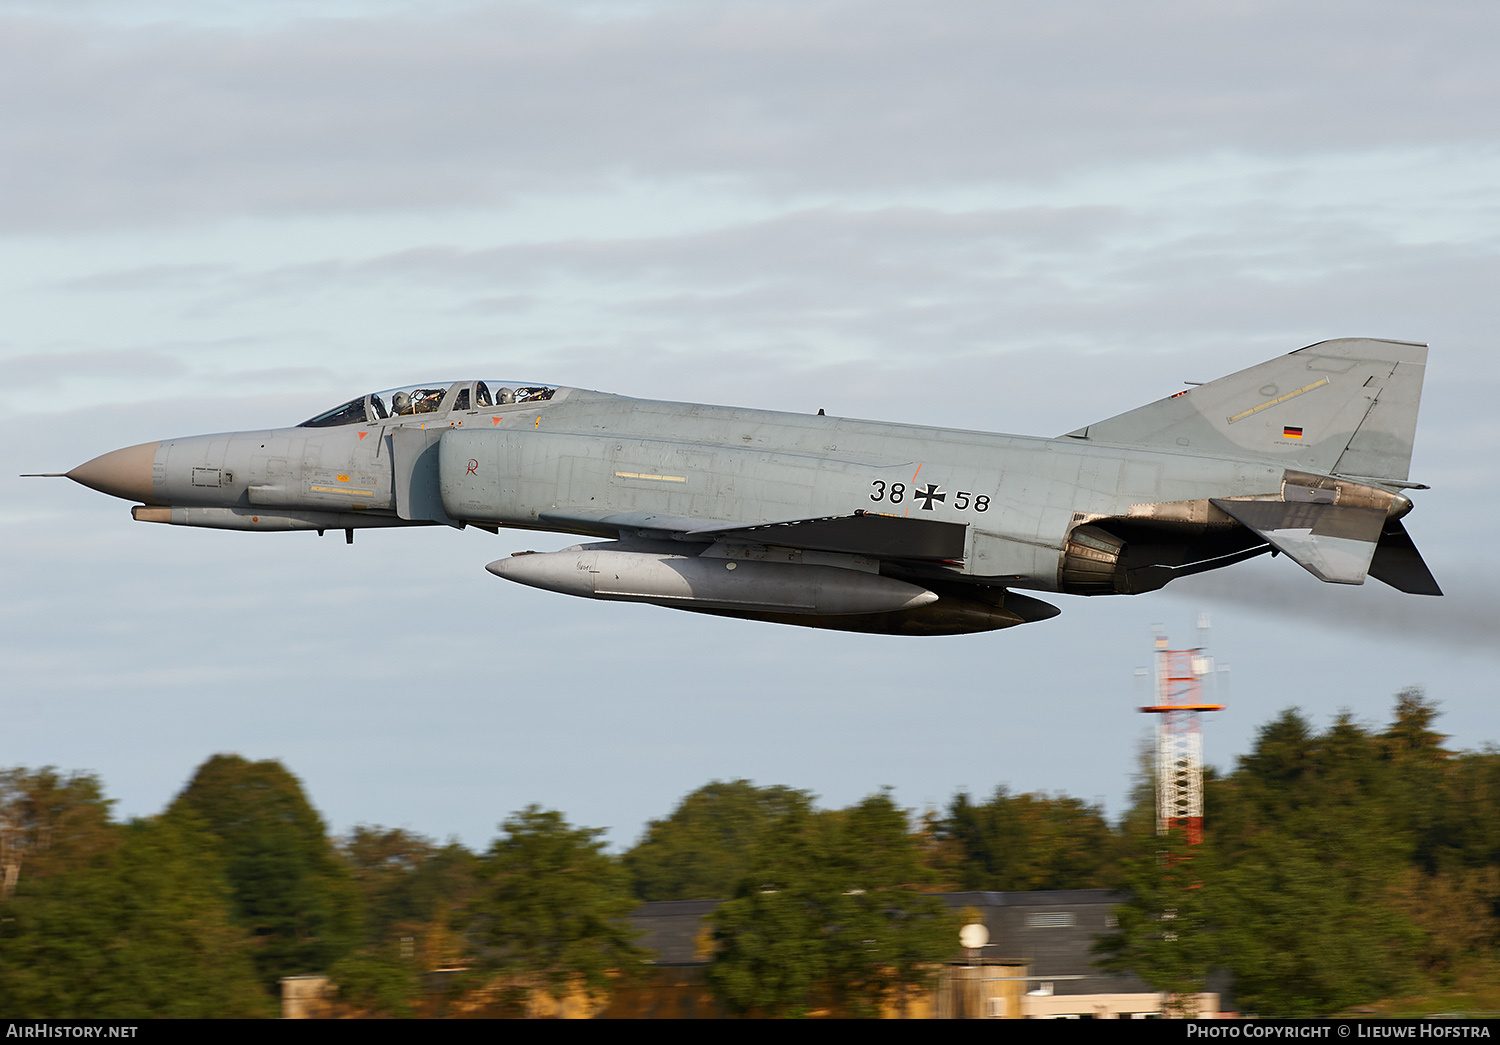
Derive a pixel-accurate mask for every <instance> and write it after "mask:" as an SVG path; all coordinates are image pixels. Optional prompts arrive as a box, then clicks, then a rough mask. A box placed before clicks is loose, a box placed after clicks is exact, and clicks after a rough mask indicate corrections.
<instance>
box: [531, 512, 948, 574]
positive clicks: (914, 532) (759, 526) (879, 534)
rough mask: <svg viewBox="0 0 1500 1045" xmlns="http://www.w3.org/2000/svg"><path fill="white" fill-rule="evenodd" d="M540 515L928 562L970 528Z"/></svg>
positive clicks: (577, 526) (605, 529) (629, 529)
mask: <svg viewBox="0 0 1500 1045" xmlns="http://www.w3.org/2000/svg"><path fill="white" fill-rule="evenodd" d="M538 519H539V521H541V522H543V523H548V524H551V525H562V526H567V527H568V528H569V529H570V530H573V531H575V532H583V533H591V534H596V535H600V536H603V535H613V536H619V537H626V536H630V535H632V534H634V535H642V534H643V533H644V534H646V535H652V534H663V535H666V536H669V537H671V538H672V539H674V540H681V541H733V542H737V543H748V544H767V545H774V546H776V547H778V548H800V549H803V550H805V551H821V552H837V553H840V554H844V555H864V556H867V557H869V558H872V559H915V560H920V561H924V562H959V561H962V559H963V557H964V544H965V540H966V534H967V531H968V527H967V526H966V525H965V524H963V523H952V522H939V521H936V520H932V519H911V518H907V517H904V516H897V515H878V514H875V513H873V512H860V513H856V514H854V515H834V516H827V517H824V518H819V519H791V520H787V521H784V522H772V523H726V522H717V521H713V520H704V519H689V518H684V517H682V516H675V515H654V514H651V513H648V512H589V511H583V512H573V511H564V510H555V511H550V512H543V513H542V514H541V515H540V516H538Z"/></svg>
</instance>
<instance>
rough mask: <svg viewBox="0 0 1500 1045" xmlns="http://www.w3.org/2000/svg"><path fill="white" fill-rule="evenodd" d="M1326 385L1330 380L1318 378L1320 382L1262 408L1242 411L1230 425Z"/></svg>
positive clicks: (1289, 393)
mask: <svg viewBox="0 0 1500 1045" xmlns="http://www.w3.org/2000/svg"><path fill="white" fill-rule="evenodd" d="M1326 384H1328V378H1326V377H1320V378H1318V380H1316V381H1314V382H1313V383H1312V384H1310V385H1303V386H1302V387H1301V388H1299V389H1296V390H1295V391H1292V392H1288V393H1287V394H1286V395H1284V396H1277V397H1276V398H1275V399H1272V400H1269V401H1268V402H1264V403H1262V404H1260V406H1252V407H1251V408H1250V409H1249V410H1241V411H1240V412H1239V413H1237V414H1235V415H1234V416H1233V417H1231V418H1230V419H1229V423H1230V424H1234V423H1235V422H1236V421H1240V420H1243V419H1244V418H1247V417H1249V416H1250V415H1251V414H1258V413H1260V412H1261V411H1262V410H1265V409H1266V408H1267V407H1272V406H1275V405H1276V404H1277V403H1285V402H1286V401H1287V400H1288V399H1296V398H1297V397H1298V396H1299V395H1301V394H1302V393H1304V392H1311V391H1312V390H1313V389H1314V388H1319V387H1321V386H1323V385H1326Z"/></svg>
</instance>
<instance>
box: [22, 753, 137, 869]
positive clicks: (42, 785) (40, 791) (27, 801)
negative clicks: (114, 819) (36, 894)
mask: <svg viewBox="0 0 1500 1045" xmlns="http://www.w3.org/2000/svg"><path fill="white" fill-rule="evenodd" d="M111 805H113V802H111V801H110V800H109V799H106V798H105V797H104V792H103V788H102V787H101V785H100V783H99V780H98V779H97V778H96V777H94V776H91V775H89V774H87V773H74V774H72V775H71V776H68V777H63V776H61V775H59V774H58V772H57V770H56V769H53V768H51V767H48V768H46V769H39V770H35V771H32V770H28V769H6V770H0V898H3V897H6V896H9V895H11V893H13V892H14V891H15V889H16V885H17V883H18V882H20V881H22V880H23V879H27V878H46V877H49V876H50V875H54V874H60V873H64V872H67V871H77V870H82V869H84V868H86V867H89V866H91V865H92V864H93V863H95V862H96V861H97V860H98V859H99V858H100V857H101V856H102V855H103V854H106V853H108V852H109V851H110V850H111V849H113V848H114V847H115V846H116V845H118V844H119V837H118V834H117V832H116V831H114V829H113V825H112V824H111V822H110V806H111Z"/></svg>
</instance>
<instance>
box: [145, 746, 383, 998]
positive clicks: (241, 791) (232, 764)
mask: <svg viewBox="0 0 1500 1045" xmlns="http://www.w3.org/2000/svg"><path fill="white" fill-rule="evenodd" d="M167 815H168V816H169V817H172V818H185V819H191V820H193V821H194V822H195V823H197V824H200V825H201V826H202V827H203V828H204V829H205V830H207V831H208V832H209V833H210V834H212V835H213V836H214V837H215V838H217V839H218V841H219V846H220V852H221V853H222V854H223V857H224V861H225V867H226V873H227V876H228V880H229V884H230V889H231V893H232V896H233V900H234V912H235V918H236V920H237V921H238V922H239V923H240V924H241V925H242V926H244V927H245V928H246V929H247V930H249V931H250V932H251V933H252V934H253V935H254V936H255V937H256V940H257V945H258V946H257V949H256V954H255V962H256V967H257V969H259V971H260V974H261V977H262V979H263V981H264V982H265V984H266V985H267V987H271V988H274V987H275V986H276V984H277V982H278V981H279V980H280V979H281V977H283V976H291V975H297V974H301V973H321V972H326V971H327V970H328V968H329V967H330V966H331V965H333V963H334V962H335V961H337V960H338V959H339V958H341V957H342V956H344V955H345V954H347V953H349V952H350V951H351V950H352V949H353V948H354V947H355V946H357V944H358V942H359V938H360V913H359V898H358V894H357V892H356V891H355V888H354V884H353V882H352V880H351V878H350V875H349V871H348V869H347V867H346V866H345V864H344V863H343V862H342V861H341V860H340V859H339V858H338V855H337V853H336V852H335V851H334V848H333V845H332V844H331V842H330V841H329V839H328V837H327V833H326V831H325V829H324V826H323V821H322V819H321V818H320V817H319V816H318V814H317V812H316V811H315V810H314V809H313V808H312V806H311V805H310V804H309V803H308V801H307V798H306V796H305V795H304V794H303V792H302V786H301V784H299V783H298V781H297V778H296V777H294V776H292V774H291V773H289V772H287V771H286V769H285V768H284V767H283V766H282V765H281V764H280V763H279V762H274V761H265V762H249V761H246V760H245V759H243V758H241V757H239V756H238V755H215V756H214V757H213V758H211V759H209V760H208V761H207V762H205V763H204V764H203V765H202V766H200V767H199V768H198V771H197V773H196V774H195V775H194V776H193V779H192V781H191V782H189V784H188V786H187V787H186V788H185V789H184V790H183V792H182V793H181V794H180V795H178V796H177V799H176V800H175V801H174V802H173V803H172V805H171V807H170V808H169V809H168V811H167Z"/></svg>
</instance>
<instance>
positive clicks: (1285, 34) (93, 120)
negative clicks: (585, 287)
mask: <svg viewBox="0 0 1500 1045" xmlns="http://www.w3.org/2000/svg"><path fill="white" fill-rule="evenodd" d="M627 10H629V9H627ZM637 10H639V13H636V14H634V15H631V16H626V17H619V18H610V19H600V18H597V17H588V16H584V15H580V14H578V13H576V11H570V10H569V9H568V8H566V7H554V6H551V5H540V4H537V5H533V4H506V5H498V6H484V7H479V8H475V9H471V10H467V11H463V12H461V13H445V14H443V15H441V16H439V17H420V16H417V15H415V14H406V15H386V16H383V17H382V16H379V15H377V16H375V17H371V18H363V19H350V18H321V19H320V18H308V19H305V20H299V21H292V22H286V23H281V24H277V25H275V26H273V27H271V28H266V29H260V30H256V31H246V30H243V29H237V28H226V27H222V26H192V25H184V24H182V23H180V22H163V23H156V24H147V25H140V26H135V27H130V28H121V27H119V26H108V25H99V24H95V23H89V22H78V21H67V22H62V21H54V20H50V19H48V18H46V17H43V16H37V15H30V16H28V15H20V14H13V15H10V16H8V17H7V18H6V19H5V22H4V26H3V30H0V69H3V70H4V72H3V73H0V98H3V104H0V113H3V114H4V115H3V116H0V135H3V136H4V138H5V139H6V140H7V141H8V142H9V143H10V145H9V151H10V160H11V162H9V163H7V164H6V166H5V168H4V172H5V173H4V174H3V180H0V225H3V226H4V227H9V228H48V227H87V226H91V225H93V224H95V223H98V222H111V223H120V222H125V223H136V222H142V221H163V220H172V221H180V220H184V219H189V218H193V217H196V216H204V215H224V214H238V213H287V212H292V213H296V212H322V211H327V210H351V211H368V210H382V209H390V208H398V209H399V208H445V207H453V206H474V205H483V204H490V203H494V202H496V201H500V200H504V199H506V198H509V197H511V196H512V195H513V194H516V193H528V192H538V191H549V192H551V191H558V190H559V189H566V190H571V191H586V190H589V189H592V188H598V187H602V186H605V185H608V184H610V183H612V182H615V181H621V180H629V179H640V178H645V179H666V180H668V181H672V182H681V181H684V180H691V179H697V178H717V179H728V180H730V181H731V182H733V183H735V184H737V185H741V186H742V187H744V188H745V189H746V190H747V191H773V192H781V193H786V192H791V193H799V192H828V191H840V192H847V191H851V190H854V191H858V190H887V189H891V188H893V187H900V186H915V187H921V188H928V189H930V188H933V187H935V186H940V185H943V184H950V183H969V182H984V183H988V182H994V181H1017V180H1019V181H1033V180H1037V179H1050V178H1055V177H1058V176H1060V175H1064V174H1067V173H1069V172H1075V171H1077V170H1079V169H1098V168H1117V167H1120V166H1124V165H1130V164H1136V163H1142V162H1151V163H1160V162H1163V161H1165V160H1171V159H1173V158H1177V157H1183V156H1188V155H1194V156H1199V155H1206V154H1212V153H1214V152H1216V151H1227V152H1234V153H1247V154H1268V155H1277V156H1283V157H1292V156H1301V157H1311V156H1317V155H1320V154H1328V153H1335V152H1342V151H1362V150H1373V149H1383V150H1391V149H1402V148H1415V147H1430V146H1433V145H1442V146H1464V145H1468V146H1477V147H1482V148H1486V149H1493V143H1494V140H1495V136H1496V131H1497V130H1500V105H1497V104H1496V101H1497V98H1496V95H1497V80H1500V71H1497V69H1496V67H1495V63H1494V62H1493V60H1492V59H1493V52H1492V47H1491V44H1492V42H1493V40H1494V39H1495V37H1496V31H1497V29H1500V13H1497V12H1495V11H1493V10H1491V9H1490V8H1488V7H1486V6H1484V5H1475V4H1471V3H1464V2H1456V0H1455V2H1448V3H1434V4H1427V5H1423V8H1422V13H1421V17H1420V18H1415V17H1413V16H1412V14H1411V12H1410V9H1409V8H1408V7H1407V6H1405V5H1402V4H1397V3H1389V4H1370V3H1353V2H1348V3H1342V2H1341V3H1313V4H1305V3H1296V4H1294V3H1289V2H1287V3H1251V4H1237V5H1218V6H1209V7H1205V6H1203V5H1201V4H1192V3H1186V2H1181V0H1163V2H1155V3H1144V4H1131V5H1128V6H1122V5H1119V4H1113V3H1105V2H1093V3H1077V4H1067V5H1057V4H997V3H990V2H984V0H950V2H945V3H930V4H921V5H914V4H906V3H894V2H889V3H872V2H858V3H854V2H825V3H797V4H781V3H715V4H704V3H693V4H673V5H664V6H661V7H646V8H644V9H637Z"/></svg>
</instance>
